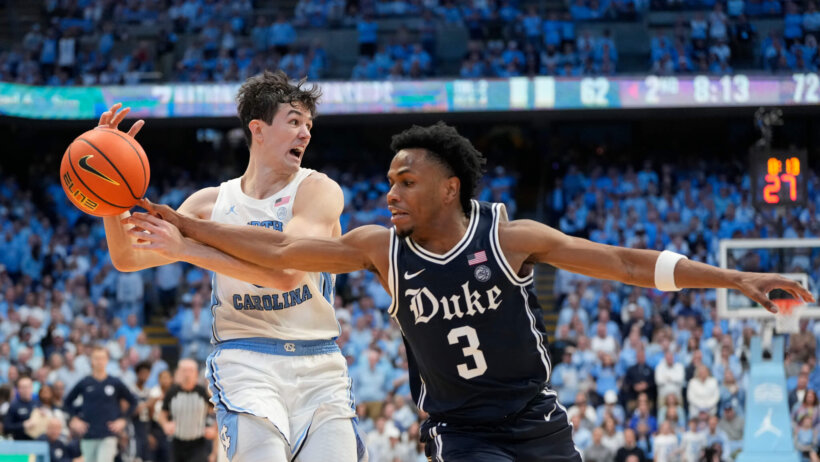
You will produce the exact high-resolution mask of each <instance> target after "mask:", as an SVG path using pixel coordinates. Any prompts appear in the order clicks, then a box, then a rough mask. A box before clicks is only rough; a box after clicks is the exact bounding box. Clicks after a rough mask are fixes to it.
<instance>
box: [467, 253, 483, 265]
mask: <svg viewBox="0 0 820 462" xmlns="http://www.w3.org/2000/svg"><path fill="white" fill-rule="evenodd" d="M485 261H487V252H485V251H483V250H482V251H480V252H476V253H473V254H470V255H467V263H469V264H470V266H473V265H477V264H479V263H484V262H485Z"/></svg>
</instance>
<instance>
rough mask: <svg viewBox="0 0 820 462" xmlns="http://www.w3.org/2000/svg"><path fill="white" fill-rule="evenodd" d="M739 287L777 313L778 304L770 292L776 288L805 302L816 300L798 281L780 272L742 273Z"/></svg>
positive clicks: (744, 292)
mask: <svg viewBox="0 0 820 462" xmlns="http://www.w3.org/2000/svg"><path fill="white" fill-rule="evenodd" d="M737 289H738V290H740V291H741V292H743V294H744V295H746V296H747V297H749V298H751V299H752V300H754V301H756V302H757V303H760V304H761V305H763V307H764V308H766V309H767V310H769V311H771V312H772V313H777V305H775V304H774V302H773V301H772V300H771V299H769V292H771V291H772V290H774V289H781V290H785V291H786V292H788V293H789V294H791V295H792V296H793V297H794V298H796V299H800V300H803V301H804V302H814V296H813V295H812V294H811V292H809V291H808V290H806V289H805V288H804V287H803V286H801V285H800V284H799V283H798V282H797V281H793V280H791V279H788V278H785V277H783V276H781V275H779V274H768V273H740V277H739V281H738V284H737Z"/></svg>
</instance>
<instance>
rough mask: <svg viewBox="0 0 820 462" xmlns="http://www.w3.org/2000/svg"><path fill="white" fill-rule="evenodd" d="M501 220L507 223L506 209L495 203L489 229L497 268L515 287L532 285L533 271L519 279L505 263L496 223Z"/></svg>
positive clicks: (508, 264) (502, 205)
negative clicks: (499, 268) (498, 267)
mask: <svg viewBox="0 0 820 462" xmlns="http://www.w3.org/2000/svg"><path fill="white" fill-rule="evenodd" d="M501 220H504V221H507V207H506V206H505V205H504V204H502V203H495V204H493V223H492V226H491V227H490V247H492V250H493V254H495V258H496V260H497V261H498V266H500V267H501V271H502V272H504V275H505V276H507V279H509V281H510V282H511V283H513V284H515V285H517V286H528V285H530V284H532V280H533V274H534V273H535V271H534V270H533V271H531V272H530V274H528V275H526V276H524V277H520V276H518V274H517V272H516V271H515V270H514V269H513V268H512V266H511V265H510V262H508V261H507V257H505V256H504V252H503V251H502V250H501V240H499V239H498V223H499V222H500V221H501Z"/></svg>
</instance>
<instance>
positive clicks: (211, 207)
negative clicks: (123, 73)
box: [100, 71, 364, 462]
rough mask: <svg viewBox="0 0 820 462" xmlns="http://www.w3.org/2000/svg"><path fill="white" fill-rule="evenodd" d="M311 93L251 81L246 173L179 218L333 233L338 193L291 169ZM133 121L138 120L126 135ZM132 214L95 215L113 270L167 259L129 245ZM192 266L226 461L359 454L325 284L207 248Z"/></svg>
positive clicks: (244, 109) (245, 89) (263, 79)
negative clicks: (204, 274)
mask: <svg viewBox="0 0 820 462" xmlns="http://www.w3.org/2000/svg"><path fill="white" fill-rule="evenodd" d="M319 96H320V92H319V90H318V89H317V88H316V87H313V88H310V89H308V88H304V87H303V86H302V82H300V83H299V84H296V85H292V84H290V82H289V81H288V79H287V77H286V76H285V74H284V73H282V72H281V71H280V72H276V73H272V72H267V71H266V72H264V73H263V74H260V75H257V76H254V77H251V78H249V79H248V80H247V81H246V82H245V83H244V84H243V85H242V86H241V87H240V89H239V92H238V94H237V98H236V99H237V109H238V113H239V119H240V120H241V123H242V128H243V130H244V132H245V138H246V141H247V143H248V147H249V149H250V160H249V163H248V167H247V169H246V171H245V173H244V174H243V175H242V176H241V177H239V178H235V179H232V180H229V181H226V182H224V183H222V184H221V185H220V186H218V187H210V188H204V189H201V190H199V191H197V192H195V193H194V194H192V195H191V196H190V197H188V198H187V199H186V200H185V201H184V202H183V203H182V205H181V206H180V207H179V212H180V213H181V214H184V215H187V216H191V217H196V218H200V219H208V220H213V221H217V222H221V223H228V224H236V225H251V226H262V227H265V228H269V229H272V230H277V231H285V230H287V232H288V233H292V234H294V235H301V236H313V237H337V236H339V235H340V234H341V226H340V224H339V216H340V214H341V212H342V208H343V204H344V199H343V195H342V190H341V188H340V187H339V185H338V184H336V182H334V181H333V180H331V179H330V178H328V177H327V176H326V175H324V174H321V173H318V172H315V171H313V170H310V169H305V168H301V167H300V164H301V161H302V157H303V156H304V153H305V150H306V149H307V146H308V143H309V142H310V137H311V134H310V131H311V128H312V126H313V116H314V113H315V108H316V101H317V99H318V97H319ZM119 109H120V104H116V105H114V106H112V107H111V109H110V110H109V111H108V112H106V113H104V114H103V115H102V116H101V117H100V125H102V126H108V127H110V128H115V129H116V128H117V126H118V125H119V123H120V122H121V121H122V120H123V118H124V117H125V115H126V114H127V113H128V108H126V109H124V110H122V111H120V112H117V111H118V110H119ZM142 125H143V122H142V121H138V122H136V123H135V124H134V126H133V127H132V128H131V130H130V131H129V134H131V135H136V134H137V132H139V130H140V129H141V127H142ZM129 215H130V214H129V213H128V212H126V213H125V214H123V215H120V216H118V217H107V218H105V219H104V224H105V231H106V238H107V240H108V247H109V250H110V253H111V259H112V261H113V263H114V266H115V267H116V268H117V269H118V270H120V271H138V270H141V269H145V268H151V267H155V266H160V265H164V264H168V263H171V262H173V261H175V260H172V259H168V258H165V257H162V256H160V255H158V254H156V253H154V252H148V251H141V250H138V249H134V248H133V247H132V244H133V238H132V237H130V236H129V235H128V234H127V231H128V229H129V227H128V226H124V225H123V224H122V223H121V220H122V219H123V218H125V217H127V216H129ZM190 263H193V264H195V265H197V266H200V267H202V268H205V269H208V270H211V271H213V272H214V277H213V279H212V285H213V296H212V307H211V310H212V312H213V315H214V323H213V343H214V351H213V353H212V354H211V355H210V356H209V358H208V361H207V371H208V378H209V380H210V387H211V392H212V393H213V397H212V401H213V403H214V405H215V406H216V409H217V420H218V422H217V423H218V426H219V438H220V441H221V442H222V445H223V447H224V449H225V452H226V453H227V456H228V458H229V459H230V460H231V461H232V462H262V461H264V462H267V461H291V460H297V461H300V462H301V461H306V462H309V461H317V462H319V461H327V460H334V461H351V462H352V461H355V460H356V459H357V456H359V455H361V456H364V453H363V446H360V445H359V444H357V443H358V441H359V440H358V437H357V435H356V433H355V421H354V420H353V419H354V417H355V413H354V408H353V400H352V395H351V392H350V387H351V380H350V378H349V376H348V374H347V366H346V362H345V360H344V357H343V356H342V355H341V352H340V351H339V348H338V346H337V345H336V344H335V342H334V339H335V337H337V336H338V335H339V325H338V323H337V322H336V318H335V314H334V311H333V306H332V301H333V297H334V294H333V290H334V278H333V276H331V275H330V274H328V273H308V272H303V271H293V270H271V269H268V268H263V267H260V266H256V265H253V264H248V263H246V262H243V261H241V260H238V259H236V258H233V257H230V256H227V255H225V254H223V253H221V252H218V251H215V250H208V249H206V250H205V251H204V252H202V253H201V254H199V255H197V257H195V258H194V259H192V260H190ZM359 451H362V453H361V454H359Z"/></svg>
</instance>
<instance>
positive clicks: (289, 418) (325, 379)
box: [207, 338, 358, 458]
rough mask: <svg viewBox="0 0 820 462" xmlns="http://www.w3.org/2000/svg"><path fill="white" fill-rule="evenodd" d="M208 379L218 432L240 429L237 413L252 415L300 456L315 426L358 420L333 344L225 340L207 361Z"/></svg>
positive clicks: (344, 365) (342, 362)
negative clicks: (269, 423)
mask: <svg viewBox="0 0 820 462" xmlns="http://www.w3.org/2000/svg"><path fill="white" fill-rule="evenodd" d="M207 376H208V381H209V386H210V390H211V393H212V396H211V402H212V403H213V404H214V406H215V408H216V411H217V423H218V428H219V429H220V431H223V429H224V431H225V432H227V434H226V435H225V436H226V437H230V436H231V433H232V432H235V431H236V428H235V427H236V425H235V424H236V421H237V419H236V415H237V414H243V413H244V414H250V415H254V416H257V417H261V418H264V419H268V420H269V421H270V422H271V423H273V425H274V426H275V427H276V429H277V430H278V432H279V433H280V434H281V437H282V438H283V439H284V441H285V442H286V444H287V445H288V446H289V449H290V453H291V454H296V453H298V452H299V449H300V448H301V446H302V445H303V444H304V442H305V441H306V439H307V437H308V436H309V434H310V429H311V428H314V429H315V428H318V427H319V426H321V425H322V424H323V423H325V422H327V421H330V420H333V419H354V418H355V410H354V409H355V407H354V402H353V395H352V393H351V383H352V382H351V379H350V377H349V376H348V373H347V363H346V362H345V359H344V356H342V354H341V352H340V351H339V348H338V346H337V345H336V344H335V343H334V342H333V341H330V340H320V341H305V340H302V341H280V340H274V339H262V338H260V339H241V340H229V341H226V342H222V343H220V344H218V345H216V346H215V347H214V351H213V352H212V353H211V355H210V356H209V357H208V360H207ZM353 422H354V425H355V420H354V421H353ZM357 438H358V436H357ZM233 441H237V439H236V438H234V439H233ZM239 441H240V444H254V443H253V442H252V441H245V440H239ZM231 449H234V448H231ZM231 452H232V451H231V450H229V452H228V457H229V458H230V456H231Z"/></svg>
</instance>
